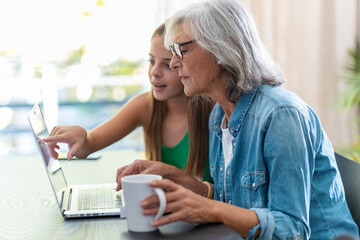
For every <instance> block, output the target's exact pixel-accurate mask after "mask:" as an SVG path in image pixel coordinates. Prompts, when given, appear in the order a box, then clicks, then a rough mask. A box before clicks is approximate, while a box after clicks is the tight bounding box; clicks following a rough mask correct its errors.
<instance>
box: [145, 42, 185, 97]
mask: <svg viewBox="0 0 360 240" xmlns="http://www.w3.org/2000/svg"><path fill="white" fill-rule="evenodd" d="M170 60H171V52H170V51H169V50H167V49H166V48H165V46H164V38H163V37H161V36H155V37H154V38H153V39H152V40H151V48H150V53H149V62H150V65H149V79H150V82H151V85H152V91H153V95H154V97H155V99H157V100H159V101H166V100H169V99H171V98H174V97H178V96H185V94H184V86H183V85H182V83H181V82H180V78H179V73H178V72H177V71H175V70H172V69H171V68H170Z"/></svg>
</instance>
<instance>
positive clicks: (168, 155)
mask: <svg viewBox="0 0 360 240" xmlns="http://www.w3.org/2000/svg"><path fill="white" fill-rule="evenodd" d="M188 156H189V132H187V133H186V134H185V136H184V138H183V139H182V140H181V141H180V142H179V143H178V145H176V146H175V147H172V148H170V147H166V146H164V145H161V158H162V162H164V163H167V164H170V165H172V166H175V167H177V168H179V169H184V167H185V165H186V163H187V160H188ZM203 181H208V182H210V183H213V179H212V178H211V175H210V167H209V158H208V159H207V161H206V164H205V169H204V176H203Z"/></svg>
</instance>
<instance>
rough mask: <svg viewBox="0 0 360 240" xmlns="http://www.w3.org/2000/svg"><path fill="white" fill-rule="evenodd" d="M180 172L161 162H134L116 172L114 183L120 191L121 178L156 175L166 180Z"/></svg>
mask: <svg viewBox="0 0 360 240" xmlns="http://www.w3.org/2000/svg"><path fill="white" fill-rule="evenodd" d="M177 170H179V171H181V170H180V169H177V168H175V167H174V166H171V165H169V164H165V163H162V162H155V161H150V160H135V161H134V162H133V163H132V164H130V165H126V166H123V167H121V168H119V169H118V170H117V172H116V182H117V184H118V185H117V188H116V190H120V189H121V188H122V187H121V178H122V177H125V176H128V175H134V174H157V175H161V176H162V177H164V178H166V177H167V176H168V175H170V174H171V173H172V172H174V171H175V172H178V171H177ZM178 174H185V172H183V171H181V172H179V173H178Z"/></svg>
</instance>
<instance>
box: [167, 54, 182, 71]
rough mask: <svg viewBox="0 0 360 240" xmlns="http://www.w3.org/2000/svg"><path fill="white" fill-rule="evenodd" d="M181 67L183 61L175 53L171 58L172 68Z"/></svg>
mask: <svg viewBox="0 0 360 240" xmlns="http://www.w3.org/2000/svg"><path fill="white" fill-rule="evenodd" d="M180 67H182V63H181V61H180V60H179V59H178V58H177V56H176V54H173V55H172V57H171V60H170V68H171V69H174V70H178V69H179V68H180Z"/></svg>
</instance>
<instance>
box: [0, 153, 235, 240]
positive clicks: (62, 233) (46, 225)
mask: <svg viewBox="0 0 360 240" xmlns="http://www.w3.org/2000/svg"><path fill="white" fill-rule="evenodd" d="M138 158H141V156H140V155H139V154H138V153H137V152H135V151H133V150H119V151H104V152H102V157H101V158H100V159H98V160H72V161H70V162H69V161H66V160H62V161H60V163H61V166H62V168H63V171H64V174H65V176H66V179H67V181H68V184H91V183H110V182H114V181H115V176H116V169H117V168H119V167H120V166H122V165H125V164H129V163H131V162H132V161H133V160H135V159H138ZM0 183H1V184H0V239H1V240H2V239H6V240H7V239H26V240H28V239H36V240H41V239H87V240H88V239H89V240H91V239H125V240H127V239H130V240H133V239H134V240H135V239H136V240H138V239H140V240H141V239H197V240H198V239H229V240H230V239H242V238H241V237H240V236H239V235H238V234H237V233H235V232H234V231H233V230H231V229H230V228H229V227H227V226H225V225H223V224H204V225H201V226H197V227H193V228H191V229H189V228H188V225H184V224H185V223H182V222H179V223H174V224H170V225H168V226H164V227H161V228H160V229H159V230H157V231H155V232H150V233H132V232H128V230H127V225H126V220H125V219H120V218H118V217H102V218H91V219H89V218H87V219H70V220H65V219H64V218H63V217H62V215H61V213H60V211H59V208H58V206H57V204H56V201H55V198H54V195H53V193H52V189H51V186H50V183H49V180H48V178H47V175H46V172H45V170H44V166H43V163H42V160H41V159H40V155H35V156H28V157H10V158H6V159H4V158H2V159H0Z"/></svg>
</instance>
